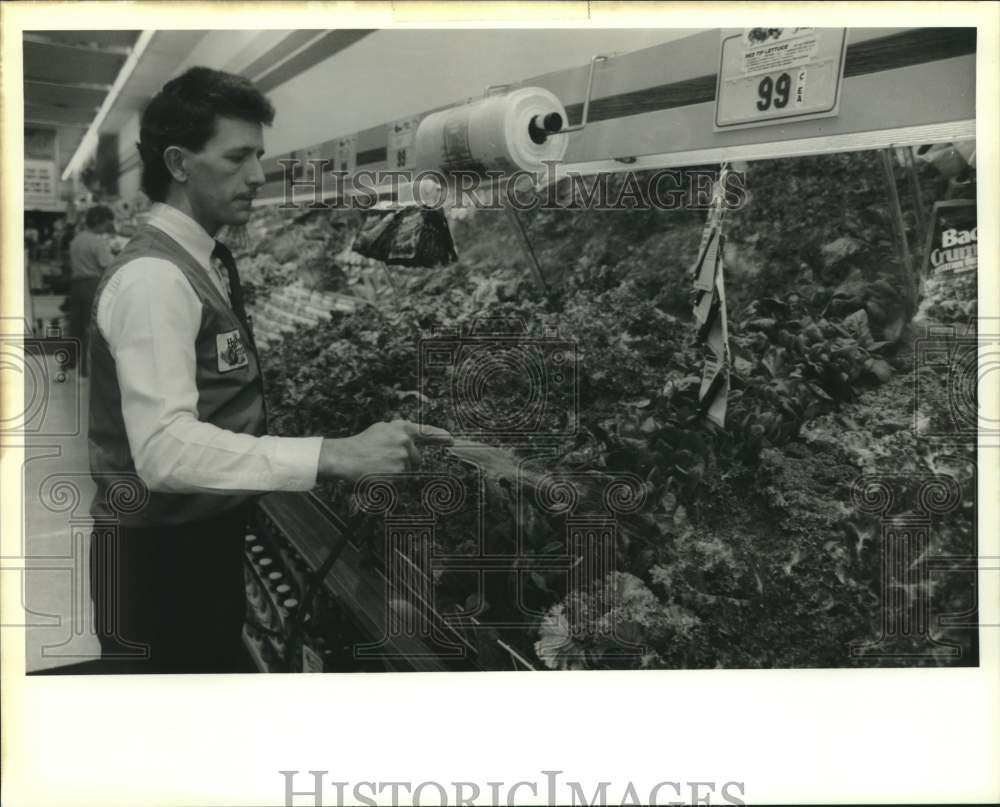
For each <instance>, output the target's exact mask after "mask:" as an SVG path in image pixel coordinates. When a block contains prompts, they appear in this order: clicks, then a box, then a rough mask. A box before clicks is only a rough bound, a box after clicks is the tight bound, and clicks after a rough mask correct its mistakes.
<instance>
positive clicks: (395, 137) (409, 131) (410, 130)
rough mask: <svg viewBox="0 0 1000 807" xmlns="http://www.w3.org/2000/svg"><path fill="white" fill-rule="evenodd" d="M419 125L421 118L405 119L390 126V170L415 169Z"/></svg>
mask: <svg viewBox="0 0 1000 807" xmlns="http://www.w3.org/2000/svg"><path fill="white" fill-rule="evenodd" d="M419 125H420V118H405V119H403V120H399V121H396V122H395V123H391V124H389V145H388V148H387V149H386V158H387V162H388V164H389V165H388V167H389V170H391V171H399V170H402V169H405V168H413V166H414V164H415V159H416V154H415V153H414V152H415V151H416V149H415V148H414V145H415V140H416V137H417V126H419Z"/></svg>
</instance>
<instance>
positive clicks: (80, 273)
mask: <svg viewBox="0 0 1000 807" xmlns="http://www.w3.org/2000/svg"><path fill="white" fill-rule="evenodd" d="M85 224H86V227H85V229H83V230H81V231H80V232H79V233H77V235H76V236H75V237H74V238H73V240H72V241H71V242H70V245H69V265H70V273H71V279H70V291H69V328H70V336H72V337H73V338H74V339H79V340H80V377H81V378H87V376H88V371H89V358H88V355H87V354H88V351H89V330H90V311H91V308H93V305H94V294H95V293H96V292H97V285H98V283H99V282H100V280H101V276H102V275H103V274H104V272H105V270H106V269H107V268H108V267H109V266H111V262H112V261H113V260H114V256H113V255H112V254H111V242H110V241H109V240H108V238H109V236H111V235H113V234H114V232H115V216H114V213H112V212H111V210H110V209H109V208H107V207H104V206H103V205H96V206H95V207H92V208H90V210H88V211H87V216H86V219H85ZM69 366H70V367H72V366H73V365H72V364H70V365H69Z"/></svg>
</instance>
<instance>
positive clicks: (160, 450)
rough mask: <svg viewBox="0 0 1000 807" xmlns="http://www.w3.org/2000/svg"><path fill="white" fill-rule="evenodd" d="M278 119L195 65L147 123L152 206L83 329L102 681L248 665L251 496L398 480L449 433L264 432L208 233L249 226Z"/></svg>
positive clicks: (230, 279) (224, 76) (255, 372)
mask: <svg viewBox="0 0 1000 807" xmlns="http://www.w3.org/2000/svg"><path fill="white" fill-rule="evenodd" d="M274 116H275V111H274V109H273V107H272V106H271V103H270V101H269V100H268V99H267V98H266V97H265V96H264V95H263V94H261V93H260V92H259V91H258V90H257V89H256V88H255V87H254V86H253V85H252V84H251V83H250V82H249V81H247V80H246V79H244V78H242V77H240V76H236V75H233V74H229V73H225V72H220V71H216V70H211V69H208V68H204V67H195V68H191V69H190V70H188V71H187V72H185V73H184V74H182V75H181V76H179V77H177V78H175V79H173V80H171V81H170V82H168V83H167V84H166V85H165V86H164V87H163V89H162V90H161V91H160V92H159V93H158V94H157V95H156V96H155V97H154V98H153V99H152V100H151V101H150V103H149V105H148V106H147V107H146V109H145V111H144V113H143V116H142V120H141V124H140V133H139V138H140V140H139V143H138V149H139V154H140V157H141V159H142V189H143V191H144V192H145V193H146V195H147V196H149V198H150V200H151V201H152V202H153V205H152V208H151V210H150V215H149V218H148V220H147V221H146V222H145V223H144V224H143V225H142V226H141V227H139V229H138V230H137V232H136V233H135V235H134V236H133V237H132V238H131V239H130V241H129V242H128V244H127V245H126V246H125V247H124V249H123V250H122V251H121V253H120V254H119V255H118V257H117V258H116V259H115V261H114V262H113V263H112V265H111V266H110V268H109V269H108V270H107V271H106V272H105V273H104V275H103V277H102V278H101V281H100V284H99V286H98V288H97V291H96V297H95V306H94V319H93V322H92V325H91V331H90V336H91V346H92V347H91V357H92V359H91V370H90V372H91V382H90V423H89V439H90V467H91V473H92V475H93V477H94V481H95V483H96V486H97V494H96V496H95V498H94V504H93V506H92V509H91V512H92V515H93V517H94V520H95V530H94V535H93V540H92V544H91V558H90V562H91V587H92V593H93V599H94V612H95V623H96V628H97V633H98V637H99V639H100V642H101V649H102V657H103V659H104V661H105V662H106V664H107V666H108V668H109V671H115V670H120V671H123V672H177V673H192V672H229V671H239V670H241V669H245V666H244V657H243V650H242V645H241V630H242V624H243V616H244V583H243V568H242V564H243V537H244V533H245V530H246V525H247V522H248V519H249V516H250V512H251V509H252V507H253V506H254V503H255V501H256V499H257V497H259V496H260V495H261V494H263V493H265V492H268V491H279V490H280V491H306V490H309V489H311V488H312V487H314V486H315V485H316V484H317V482H318V481H319V480H326V479H339V480H345V481H348V482H353V481H356V480H357V479H359V478H361V477H362V476H364V475H366V474H369V473H400V472H405V471H407V470H410V469H413V468H414V467H416V465H417V464H418V463H419V452H418V444H419V443H420V442H422V441H428V440H432V441H437V442H445V443H447V442H449V441H450V439H451V438H450V435H449V434H448V433H447V432H445V431H444V430H441V429H435V428H432V427H428V426H423V427H418V426H417V425H416V424H414V423H410V422H407V421H394V422H391V423H376V424H373V425H372V426H370V427H369V428H368V429H366V430H365V431H363V432H361V433H359V434H356V435H351V436H346V437H325V436H316V437H279V436H271V435H268V434H267V412H266V406H265V399H264V388H263V380H262V377H261V369H260V364H259V361H258V354H257V348H256V345H255V342H254V338H253V333H252V331H251V328H250V326H249V323H248V321H247V317H246V312H245V309H244V304H243V295H242V291H241V286H240V278H239V272H238V269H237V266H236V263H235V260H234V258H233V256H232V253H231V252H230V251H229V250H228V249H227V248H226V246H225V245H224V244H223V243H221V242H220V241H218V240H216V236H217V235H218V234H219V232H220V230H222V228H223V227H225V226H227V225H229V226H240V225H243V224H245V223H246V222H247V221H248V220H249V218H250V214H251V207H252V203H253V200H254V198H255V195H256V193H257V191H258V189H259V188H260V187H261V186H262V185H263V183H264V172H263V170H262V168H261V162H260V160H261V157H262V155H263V153H264V149H263V127H264V126H270V125H271V124H272V123H273V121H274ZM105 525H108V526H107V527H105Z"/></svg>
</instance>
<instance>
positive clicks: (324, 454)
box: [319, 420, 452, 482]
mask: <svg viewBox="0 0 1000 807" xmlns="http://www.w3.org/2000/svg"><path fill="white" fill-rule="evenodd" d="M418 443H434V444H436V445H451V443H452V437H451V435H450V434H449V433H448V432H446V431H445V430H444V429H438V428H436V427H435V426H418V425H417V424H416V423H411V422H410V421H408V420H394V421H392V423H375V424H374V425H372V426H369V427H368V428H367V429H365V430H364V431H363V432H361V433H360V434H356V435H354V436H353V437H342V438H334V439H327V440H324V441H323V448H322V449H321V451H320V455H319V478H320V479H343V480H346V481H348V482H356V481H357V480H359V479H360V478H361V477H363V476H365V475H367V474H398V473H403V472H404V471H412V470H415V469H416V468H418V467H419V465H420V453H419V452H418V451H417V444H418Z"/></svg>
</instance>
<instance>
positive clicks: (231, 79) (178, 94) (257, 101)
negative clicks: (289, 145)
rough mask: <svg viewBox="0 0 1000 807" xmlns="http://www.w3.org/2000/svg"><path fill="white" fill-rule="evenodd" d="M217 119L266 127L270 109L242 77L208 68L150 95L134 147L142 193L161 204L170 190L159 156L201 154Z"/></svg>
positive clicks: (271, 116)
mask: <svg viewBox="0 0 1000 807" xmlns="http://www.w3.org/2000/svg"><path fill="white" fill-rule="evenodd" d="M217 116H218V117H222V118H236V119H238V120H245V121H250V122H251V123H263V124H267V125H268V126H270V125H271V123H272V122H273V121H274V107H273V106H271V102H270V101H268V100H267V98H266V97H265V96H264V94H263V93H261V92H260V90H258V89H257V88H256V87H254V86H253V84H251V83H250V81H249V80H247V79H245V78H244V77H243V76H237V75H234V74H233V73H225V72H223V71H221V70H212V69H211V68H208V67H192V68H191V69H190V70H188V71H187V72H186V73H184V74H183V75H181V76H178V77H177V78H175V79H173V80H171V81H168V82H167V83H166V84H165V85H164V86H163V89H162V90H160V91H159V92H158V93H157V94H156V95H155V96H153V100H151V101H150V102H149V106H147V107H146V110H145V111H144V112H143V113H142V122H141V123H140V125H139V143H138V144H137V145H138V147H139V156H140V157H142V189H143V191H144V192H145V193H146V195H147V196H148V197H149V198H150V199H152V200H153V201H154V202H162V201H163V200H164V199H166V197H167V189H168V188H169V187H170V172H169V171H168V170H167V166H166V163H164V161H163V152H164V151H165V150H166V149H167V148H168V147H170V146H183V147H184V148H187V149H190V150H191V151H201V149H202V148H204V146H205V143H207V142H208V141H209V140H210V139H211V138H212V135H214V134H215V119H216V117H217Z"/></svg>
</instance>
